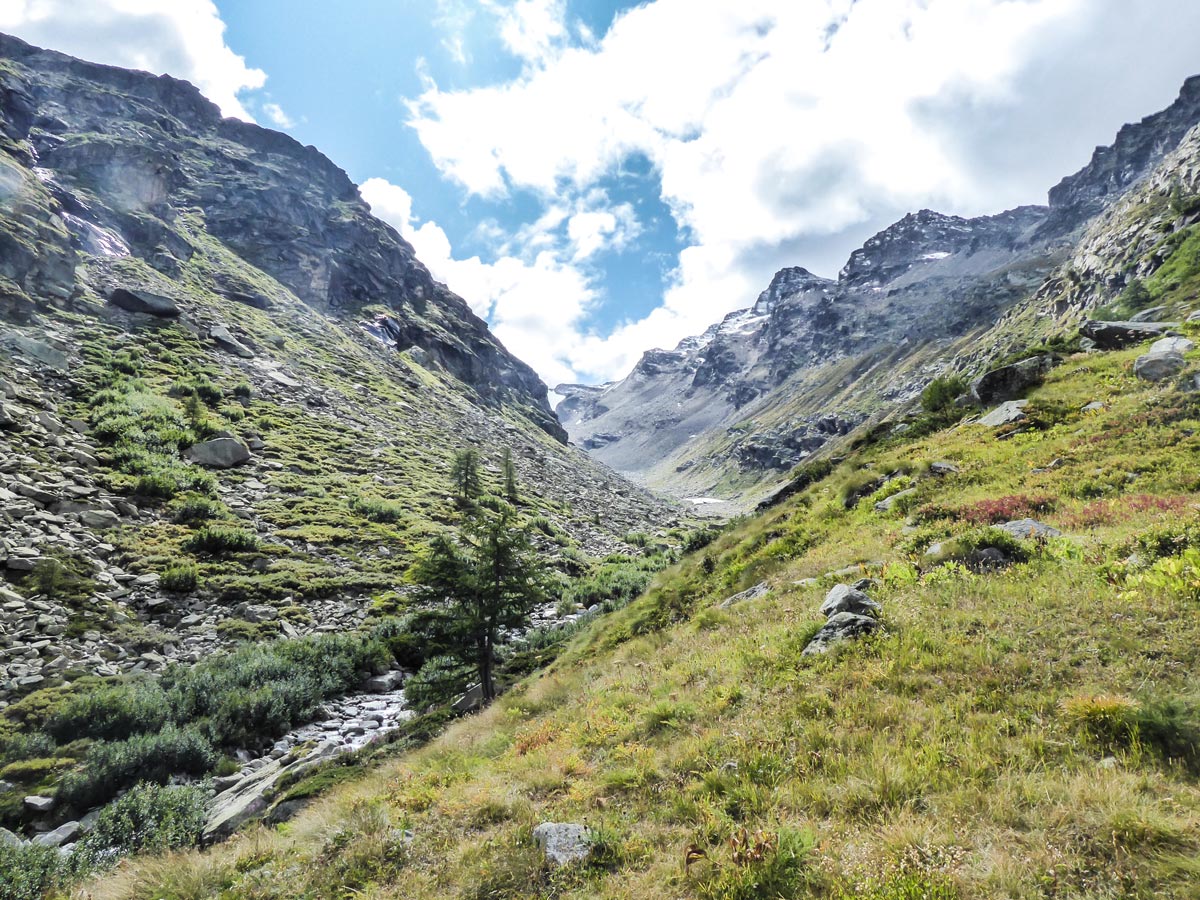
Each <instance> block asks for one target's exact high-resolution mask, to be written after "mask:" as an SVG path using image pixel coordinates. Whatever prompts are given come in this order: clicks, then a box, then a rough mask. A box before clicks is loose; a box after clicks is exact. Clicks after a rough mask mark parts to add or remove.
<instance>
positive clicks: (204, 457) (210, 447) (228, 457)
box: [184, 437, 250, 469]
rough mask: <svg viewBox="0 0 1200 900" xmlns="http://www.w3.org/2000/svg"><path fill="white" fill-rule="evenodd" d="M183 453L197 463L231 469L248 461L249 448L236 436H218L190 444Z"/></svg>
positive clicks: (209, 466)
mask: <svg viewBox="0 0 1200 900" xmlns="http://www.w3.org/2000/svg"><path fill="white" fill-rule="evenodd" d="M184 455H185V456H186V457H187V458H188V459H190V460H191V461H192V462H194V463H196V464H197V465H201V466H206V467H208V468H213V469H232V468H233V467H234V466H240V465H242V464H243V463H246V462H249V461H250V448H249V447H247V446H246V445H245V444H243V443H242V442H241V441H239V440H237V439H236V438H227V437H220V438H214V439H213V440H211V441H203V442H201V443H199V444H192V446H190V447H188V449H187V452H186V453H185V454H184Z"/></svg>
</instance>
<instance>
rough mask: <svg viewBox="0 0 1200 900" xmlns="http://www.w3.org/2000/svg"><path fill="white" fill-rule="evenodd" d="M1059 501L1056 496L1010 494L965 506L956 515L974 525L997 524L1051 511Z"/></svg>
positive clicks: (956, 511)
mask: <svg viewBox="0 0 1200 900" xmlns="http://www.w3.org/2000/svg"><path fill="white" fill-rule="evenodd" d="M1057 502H1058V501H1057V500H1056V499H1055V498H1054V497H1048V496H1029V495H1027V494H1010V495H1009V496H1007V497H993V498H991V499H988V500H980V501H979V502H978V503H972V504H971V505H970V506H964V507H962V508H960V509H958V510H955V511H954V516H955V517H956V518H959V519H962V520H963V521H965V522H970V523H971V524H972V525H996V524H997V523H1000V522H1010V521H1012V520H1013V519H1025V518H1028V517H1029V516H1033V515H1038V514H1041V513H1047V512H1050V511H1051V510H1052V509H1054V507H1055V504H1056V503H1057Z"/></svg>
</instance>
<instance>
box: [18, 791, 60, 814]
mask: <svg viewBox="0 0 1200 900" xmlns="http://www.w3.org/2000/svg"><path fill="white" fill-rule="evenodd" d="M24 803H25V808H26V809H27V810H29V811H30V812H35V813H39V814H45V813H48V812H52V811H53V810H54V805H55V800H54V798H53V797H41V796H38V795H36V794H32V795H30V796H28V797H26V798H25V800H24Z"/></svg>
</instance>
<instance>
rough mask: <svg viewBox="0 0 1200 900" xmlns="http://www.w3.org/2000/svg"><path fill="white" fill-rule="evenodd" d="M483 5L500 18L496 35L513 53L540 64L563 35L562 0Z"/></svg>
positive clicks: (530, 0)
mask: <svg viewBox="0 0 1200 900" xmlns="http://www.w3.org/2000/svg"><path fill="white" fill-rule="evenodd" d="M485 5H486V6H487V7H488V8H489V9H490V10H491V11H492V12H493V13H495V14H496V15H497V16H499V18H500V39H501V40H502V41H503V42H504V46H505V47H506V48H508V51H509V52H510V53H512V54H513V55H514V56H518V57H520V58H521V59H523V60H525V61H527V62H530V63H535V64H539V65H544V64H545V63H546V62H547V61H548V60H549V59H551V58H552V57H553V56H554V55H555V52H556V50H557V48H558V47H559V46H560V45H561V44H562V42H563V41H564V40H565V39H566V37H567V26H566V21H565V19H566V11H567V10H566V7H567V4H566V2H565V0H516V2H514V3H512V5H511V6H505V5H503V4H501V3H497V2H495V0H490V2H489V0H485Z"/></svg>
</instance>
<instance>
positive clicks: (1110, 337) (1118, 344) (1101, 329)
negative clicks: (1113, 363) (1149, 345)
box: [1079, 321, 1179, 350]
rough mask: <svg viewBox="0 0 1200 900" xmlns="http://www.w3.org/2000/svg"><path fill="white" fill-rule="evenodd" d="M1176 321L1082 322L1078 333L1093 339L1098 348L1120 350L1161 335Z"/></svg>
mask: <svg viewBox="0 0 1200 900" xmlns="http://www.w3.org/2000/svg"><path fill="white" fill-rule="evenodd" d="M1178 327H1179V323H1178V322H1095V321H1088V322H1084V323H1083V327H1082V328H1080V329H1079V333H1080V334H1081V335H1083V336H1084V337H1086V338H1090V339H1091V340H1093V341H1095V343H1096V347H1097V348H1098V349H1100V350H1121V349H1123V348H1125V347H1132V346H1133V345H1134V344H1140V343H1142V342H1143V341H1148V340H1150V339H1151V338H1156V337H1162V336H1163V335H1164V334H1166V333H1167V332H1169V331H1170V330H1171V329H1173V328H1178Z"/></svg>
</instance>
